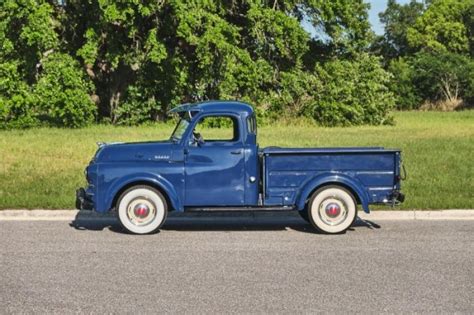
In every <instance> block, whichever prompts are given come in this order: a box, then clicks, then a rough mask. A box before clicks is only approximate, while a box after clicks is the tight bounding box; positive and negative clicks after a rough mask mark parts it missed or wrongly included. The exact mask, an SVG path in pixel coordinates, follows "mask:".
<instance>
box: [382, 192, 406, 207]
mask: <svg viewBox="0 0 474 315" xmlns="http://www.w3.org/2000/svg"><path fill="white" fill-rule="evenodd" d="M404 201H405V194H403V193H402V192H400V191H397V190H396V191H394V192H393V193H391V194H390V197H389V200H387V202H385V203H386V204H390V205H392V206H395V205H399V204H401V203H402V202H404Z"/></svg>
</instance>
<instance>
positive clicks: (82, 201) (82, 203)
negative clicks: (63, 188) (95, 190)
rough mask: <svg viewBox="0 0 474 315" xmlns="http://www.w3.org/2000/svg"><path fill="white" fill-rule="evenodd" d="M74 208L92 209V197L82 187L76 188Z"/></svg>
mask: <svg viewBox="0 0 474 315" xmlns="http://www.w3.org/2000/svg"><path fill="white" fill-rule="evenodd" d="M76 209H78V210H94V202H93V201H92V198H91V197H90V196H88V195H87V193H86V190H85V189H84V188H82V187H81V188H79V189H77V190H76Z"/></svg>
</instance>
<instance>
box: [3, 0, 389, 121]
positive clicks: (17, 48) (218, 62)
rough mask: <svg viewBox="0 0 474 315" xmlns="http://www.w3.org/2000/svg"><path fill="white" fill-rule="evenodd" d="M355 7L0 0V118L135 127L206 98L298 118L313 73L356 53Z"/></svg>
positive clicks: (279, 0) (362, 45)
mask: <svg viewBox="0 0 474 315" xmlns="http://www.w3.org/2000/svg"><path fill="white" fill-rule="evenodd" d="M367 9H368V4H367V3H365V2H364V1H363V0H355V1H320V0H303V1H295V0H272V1H267V0H265V1H260V0H249V1H223V0H212V1H183V0H170V1H149V0H146V1H137V0H127V1H119V2H117V1H111V0H90V1H79V0H70V1H53V0H18V1H14V0H5V1H3V2H1V3H0V18H1V19H0V39H1V40H2V45H3V50H2V51H0V75H1V76H2V77H1V78H0V80H1V82H5V84H4V86H2V87H0V93H1V94H0V119H2V121H4V122H5V126H16V125H25V126H26V125H28V126H31V125H38V124H48V125H55V126H69V127H77V126H82V125H85V124H88V123H90V122H92V121H93V120H94V118H97V119H98V120H101V121H106V122H111V123H113V124H139V123H142V122H145V121H150V120H152V121H159V120H165V119H167V117H168V116H167V115H168V114H167V113H168V111H169V110H170V109H171V108H173V107H174V106H176V105H178V104H181V103H184V102H194V101H201V100H208V99H240V100H244V101H247V102H250V103H252V104H255V107H256V110H257V112H258V114H259V115H260V116H262V117H265V116H266V117H270V116H271V117H276V116H278V115H282V114H283V115H303V114H305V113H306V112H307V108H308V107H311V108H313V107H314V106H316V105H315V104H316V103H315V100H316V99H317V98H316V95H315V94H314V93H313V92H312V90H314V89H317V88H318V87H319V86H320V85H321V84H323V83H324V82H323V83H321V80H320V77H318V76H316V75H315V73H314V71H315V70H314V69H315V67H322V68H321V69H323V68H324V67H325V64H326V63H327V62H329V63H331V62H336V61H338V60H341V61H342V62H346V61H347V62H348V63H349V64H350V65H352V62H353V61H354V62H355V63H358V61H355V60H356V59H357V58H358V57H359V56H360V55H361V54H364V53H365V52H366V51H367V49H368V44H369V43H370V41H371V39H372V32H371V31H370V25H369V22H368V18H367ZM303 20H305V21H310V22H311V23H312V25H313V26H314V28H315V29H316V30H317V34H316V35H315V36H311V35H310V34H308V32H307V31H306V30H305V29H304V28H303V26H302V22H303ZM357 60H358V59H357ZM373 62H375V63H376V62H378V61H375V59H374V60H373ZM377 91H381V90H377ZM381 93H382V94H383V92H381ZM358 96H359V95H358V94H356V95H355V96H354V97H358ZM354 104H355V103H354ZM349 106H351V105H349ZM94 108H95V109H94ZM93 109H94V110H93ZM382 112H384V111H383V110H382ZM365 114H366V115H372V114H376V115H378V113H375V112H372V111H365ZM313 117H315V118H317V117H318V116H313ZM15 121H16V122H18V124H17V123H15ZM378 121H380V117H374V118H373V119H372V118H370V117H368V118H364V119H355V120H354V121H353V123H354V124H355V123H371V122H374V123H377V122H378ZM2 127H3V126H2Z"/></svg>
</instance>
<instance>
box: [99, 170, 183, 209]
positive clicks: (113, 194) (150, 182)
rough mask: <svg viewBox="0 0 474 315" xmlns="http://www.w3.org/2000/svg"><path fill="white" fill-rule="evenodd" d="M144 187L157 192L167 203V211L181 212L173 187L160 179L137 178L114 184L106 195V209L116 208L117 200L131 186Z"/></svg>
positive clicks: (179, 202)
mask: <svg viewBox="0 0 474 315" xmlns="http://www.w3.org/2000/svg"><path fill="white" fill-rule="evenodd" d="M138 185H145V186H150V187H152V188H154V189H156V190H158V191H159V192H160V193H161V194H162V195H163V197H165V199H166V202H167V203H168V208H169V209H168V210H169V211H181V210H182V205H181V201H180V199H179V197H178V194H177V193H176V190H175V189H174V187H173V185H172V184H171V183H170V182H168V181H167V180H166V179H164V178H162V177H158V178H155V177H149V176H139V177H134V178H128V179H124V180H121V181H120V182H118V183H115V184H114V185H113V186H112V187H111V188H110V189H109V192H108V193H107V197H108V198H107V202H106V208H107V209H112V208H114V207H115V206H116V204H117V201H118V199H119V198H120V196H121V195H122V193H123V192H124V191H126V190H127V189H129V188H130V187H133V186H138Z"/></svg>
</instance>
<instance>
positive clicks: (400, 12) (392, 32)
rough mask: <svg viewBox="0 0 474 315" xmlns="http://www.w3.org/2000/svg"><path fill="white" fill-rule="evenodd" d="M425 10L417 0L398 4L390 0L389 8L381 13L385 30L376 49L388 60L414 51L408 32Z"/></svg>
mask: <svg viewBox="0 0 474 315" xmlns="http://www.w3.org/2000/svg"><path fill="white" fill-rule="evenodd" d="M423 11H424V5H423V3H420V2H417V1H416V0H411V1H410V2H409V3H407V4H404V5H402V4H398V3H397V1H396V0H388V3H387V8H386V9H385V11H384V12H381V13H380V14H379V17H380V21H381V22H382V24H383V25H384V29H385V32H384V35H383V36H381V37H379V38H378V39H377V42H376V44H375V46H376V48H375V49H376V50H378V52H379V53H380V54H381V55H383V56H384V58H385V59H386V60H390V59H393V58H397V57H400V56H406V55H408V54H412V53H414V51H413V49H412V48H411V47H410V46H409V44H408V39H407V32H408V29H409V28H410V27H411V26H413V24H415V22H416V20H417V19H418V17H420V16H421V15H422V13H423Z"/></svg>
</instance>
